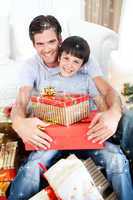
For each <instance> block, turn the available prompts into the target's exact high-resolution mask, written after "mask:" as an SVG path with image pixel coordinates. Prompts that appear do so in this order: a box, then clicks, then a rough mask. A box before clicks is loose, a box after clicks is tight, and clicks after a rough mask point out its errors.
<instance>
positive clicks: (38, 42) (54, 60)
mask: <svg viewBox="0 0 133 200" xmlns="http://www.w3.org/2000/svg"><path fill="white" fill-rule="evenodd" d="M59 45H60V41H59V39H58V37H57V35H56V33H55V32H54V30H53V29H52V28H51V29H48V30H44V31H43V32H42V33H37V34H35V35H34V47H35V49H36V51H37V53H38V54H39V56H40V57H41V58H42V60H43V62H44V63H45V64H46V65H47V66H48V67H55V66H57V65H58V49H59Z"/></svg>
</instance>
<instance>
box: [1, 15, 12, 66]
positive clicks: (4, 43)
mask: <svg viewBox="0 0 133 200" xmlns="http://www.w3.org/2000/svg"><path fill="white" fill-rule="evenodd" d="M9 57H10V39H9V19H8V16H0V65H3V64H6V63H8V61H9Z"/></svg>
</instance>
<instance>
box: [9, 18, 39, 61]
mask: <svg viewBox="0 0 133 200" xmlns="http://www.w3.org/2000/svg"><path fill="white" fill-rule="evenodd" d="M31 19H32V17H31V18H22V17H19V18H18V19H13V20H11V21H10V27H11V49H12V51H11V58H12V59H13V60H16V61H23V60H25V59H27V58H29V57H31V56H32V55H33V54H34V53H35V49H34V47H33V45H32V42H31V40H30V38H29V31H28V29H29V24H30V21H31Z"/></svg>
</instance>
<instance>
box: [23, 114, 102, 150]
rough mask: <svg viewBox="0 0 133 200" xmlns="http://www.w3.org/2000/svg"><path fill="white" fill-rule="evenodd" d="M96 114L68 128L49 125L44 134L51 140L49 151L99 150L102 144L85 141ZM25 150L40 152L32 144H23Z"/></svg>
mask: <svg viewBox="0 0 133 200" xmlns="http://www.w3.org/2000/svg"><path fill="white" fill-rule="evenodd" d="M95 113H96V112H92V113H91V115H89V118H86V119H84V120H83V122H78V123H75V124H73V125H71V126H69V127H65V126H62V125H54V124H53V125H50V126H48V127H46V128H45V132H46V133H47V134H48V135H49V136H51V137H52V138H53V142H52V143H51V147H50V149H53V150H68V149H75V150H76V149H101V148H103V147H104V145H103V144H99V143H98V142H97V143H93V142H92V141H91V140H88V139H87V132H88V126H89V123H90V121H91V120H92V118H93V116H94V115H95ZM25 149H26V150H27V151H28V150H41V148H37V147H35V146H33V145H32V144H28V143H25Z"/></svg>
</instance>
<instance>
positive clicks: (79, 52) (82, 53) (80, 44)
mask: <svg viewBox="0 0 133 200" xmlns="http://www.w3.org/2000/svg"><path fill="white" fill-rule="evenodd" d="M63 52H66V53H67V54H71V55H73V56H75V57H77V58H80V59H83V64H84V63H86V62H87V61H88V59H89V56H90V47H89V45H88V43H87V41H86V40H85V39H83V38H82V37H79V36H71V37H68V38H66V39H65V40H64V41H63V43H62V44H61V47H60V48H59V57H61V54H62V53H63Z"/></svg>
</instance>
